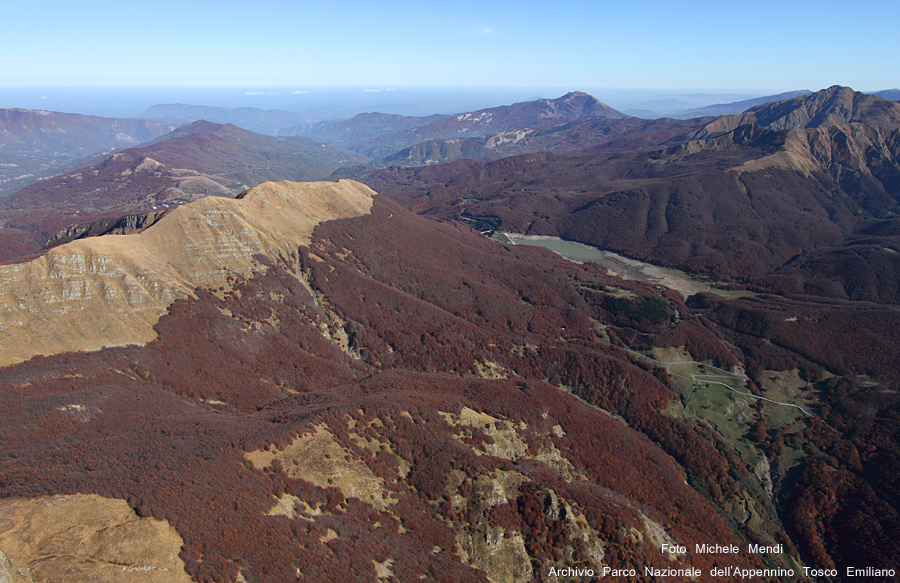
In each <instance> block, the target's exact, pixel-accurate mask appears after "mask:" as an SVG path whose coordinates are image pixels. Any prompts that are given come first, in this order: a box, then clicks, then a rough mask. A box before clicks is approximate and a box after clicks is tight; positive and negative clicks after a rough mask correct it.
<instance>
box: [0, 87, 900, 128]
mask: <svg viewBox="0 0 900 583" xmlns="http://www.w3.org/2000/svg"><path fill="white" fill-rule="evenodd" d="M801 89H809V90H811V91H816V90H818V89H823V87H793V88H789V89H780V90H771V89H769V90H766V89H757V90H734V89H721V90H703V89H700V88H693V89H684V90H679V89H672V88H660V89H626V88H596V87H593V88H592V87H543V88H541V87H415V86H413V87H406V86H397V87H371V86H341V87H313V86H307V87H305V88H296V87H252V88H251V87H109V86H107V87H103V86H98V87H0V108H22V109H43V110H49V111H57V112H63V113H79V114H85V115H98V116H103V117H130V118H133V117H140V116H141V114H142V113H144V112H145V111H146V110H147V109H148V108H150V107H152V106H155V105H165V104H184V105H194V106H207V107H224V108H229V109H234V108H241V107H253V108H258V109H262V110H284V111H290V112H297V113H302V114H305V115H307V116H308V117H309V118H310V121H319V120H325V119H336V118H341V117H349V116H352V115H355V114H357V113H362V112H372V111H377V112H380V113H393V114H401V115H415V116H424V115H431V114H449V113H458V112H461V111H472V110H476V109H483V108H487V107H495V106H500V105H509V104H511V103H515V102H520V101H532V100H536V99H553V98H557V97H560V96H562V95H564V94H566V93H568V92H570V91H584V92H586V93H589V94H591V95H593V96H594V97H596V98H597V99H599V100H600V101H602V102H604V103H606V104H608V105H610V106H611V107H614V108H616V109H618V110H620V111H623V112H626V113H627V112H629V111H631V112H635V111H648V112H653V113H655V114H666V113H674V112H678V111H683V110H687V109H692V108H699V107H704V106H707V105H713V104H720V103H731V102H735V101H741V100H745V99H751V98H754V97H761V96H765V95H773V94H777V93H782V92H785V91H794V90H801ZM884 89H889V88H888V87H885V88H880V89H878V90H884ZM632 114H634V113H632Z"/></svg>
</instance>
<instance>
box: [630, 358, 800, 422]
mask: <svg viewBox="0 0 900 583" xmlns="http://www.w3.org/2000/svg"><path fill="white" fill-rule="evenodd" d="M625 351H626V352H628V353H630V354H633V355H635V356H639V357H641V358H643V359H644V360H649V361H650V362H652V363H653V364H655V365H657V366H661V367H662V368H665V369H668V367H670V366H673V365H677V364H696V365H700V366H705V367H706V368H714V369H716V370H717V371H720V372H723V373H725V374H693V375H691V379H692V380H693V381H694V382H695V383H704V384H707V385H719V386H722V387H725V388H726V389H728V390H729V391H732V392H734V393H737V394H738V395H744V396H745V397H750V398H751V399H756V400H757V401H765V402H767V403H772V404H774V405H780V406H782V407H793V408H794V409H799V410H800V411H802V412H803V414H804V415H806V416H807V417H813V416H814V415H813V414H812V413H810V412H809V411H807V410H806V409H804V408H803V407H801V406H800V405H795V404H793V403H782V402H780V401H773V400H772V399H767V398H766V397H760V396H759V395H754V394H753V393H745V392H744V391H739V390H737V389H735V388H734V387H732V386H729V385H726V384H725V383H722V382H719V381H710V380H706V379H701V378H699V377H706V378H710V379H728V380H732V381H740V382H745V381H747V380H748V378H747V375H745V374H743V373H733V372H730V371H727V370H725V369H723V368H719V367H717V366H712V365H711V364H706V363H704V362H697V361H695V360H681V361H676V362H663V361H661V360H656V359H655V358H651V357H649V356H647V355H645V354H641V353H640V352H637V351H636V350H631V349H629V348H625Z"/></svg>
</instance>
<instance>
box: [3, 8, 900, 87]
mask: <svg viewBox="0 0 900 583" xmlns="http://www.w3.org/2000/svg"><path fill="white" fill-rule="evenodd" d="M0 14H3V21H4V23H5V26H3V46H4V48H3V49H2V51H0V87H10V86H19V87H22V86H29V87H33V86H54V87H59V86H182V87H187V86H191V87H196V86H203V87H234V86H240V87H245V88H251V89H252V88H253V87H259V88H260V90H262V89H264V88H266V89H270V88H272V87H282V88H296V89H295V90H297V91H301V90H303V88H308V87H315V86H341V85H348V86H370V87H372V88H381V89H385V88H391V87H395V86H479V87H499V86H527V87H541V86H553V87H571V88H573V89H581V88H597V87H606V88H632V89H647V88H671V89H685V90H688V89H690V90H741V91H753V92H757V93H758V92H760V91H762V92H765V91H772V92H778V91H787V90H793V89H811V90H817V89H821V88H823V87H828V86H830V85H834V84H841V85H849V86H851V87H853V88H854V89H858V90H863V91H874V90H879V89H887V88H893V87H897V86H898V85H900V59H898V58H897V54H898V50H897V46H898V45H897V38H896V24H897V23H898V22H900V3H898V2H896V1H879V2H873V1H866V0H855V1H854V2H847V1H842V2H831V1H821V0H817V1H815V2H811V1H806V0H779V1H777V2H774V1H773V2H770V1H742V0H717V1H716V2H698V1H691V0H687V1H677V2H676V1H671V2H655V1H641V0H633V1H622V0H618V1H616V2H606V1H603V0H593V1H590V0H588V1H582V0H575V1H568V2H567V1H565V0H562V1H561V2H559V3H550V2H547V1H546V0H541V1H540V2H536V1H531V0H516V1H514V2H512V1H506V0H502V1H490V0H479V1H472V0H453V1H452V2H429V1H427V0H426V1H421V0H417V1H414V2H412V1H405V0H402V1H399V0H384V1H381V2H372V1H370V0H368V1H365V2H363V1H348V0H331V1H330V2H322V1H321V0H318V1H316V2H308V1H304V0H292V1H282V0H276V1H266V0H258V1H257V2H247V1H246V0H239V1H234V0H217V1H216V2H206V1H193V0H180V1H177V2H173V1H170V0H159V1H156V2H152V3H139V2H121V1H107V0H84V1H81V2H71V1H70V0H64V1H60V0H0ZM297 95H302V94H299V93H298V94H297Z"/></svg>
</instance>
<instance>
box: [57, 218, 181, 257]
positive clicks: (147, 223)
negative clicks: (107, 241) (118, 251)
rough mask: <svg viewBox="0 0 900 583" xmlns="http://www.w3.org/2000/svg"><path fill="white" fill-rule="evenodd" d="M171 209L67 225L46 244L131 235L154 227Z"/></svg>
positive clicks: (61, 243)
mask: <svg viewBox="0 0 900 583" xmlns="http://www.w3.org/2000/svg"><path fill="white" fill-rule="evenodd" d="M168 212H169V209H166V210H161V211H155V212H149V213H136V214H130V215H122V216H118V217H106V218H102V219H97V220H96V221H90V222H87V223H80V224H78V225H72V226H71V227H66V228H65V229H63V230H62V231H60V232H59V233H58V234H57V235H56V236H55V237H53V238H52V239H50V240H49V241H47V243H46V244H45V245H44V247H45V248H47V249H52V248H53V247H59V246H60V245H65V244H66V243H69V242H71V241H75V240H76V239H87V238H88V237H100V236H102V235H130V234H132V233H140V232H141V231H143V230H144V229H147V228H149V227H152V226H153V225H155V224H156V223H157V221H159V220H160V219H161V218H163V217H164V216H165V215H166V213H168Z"/></svg>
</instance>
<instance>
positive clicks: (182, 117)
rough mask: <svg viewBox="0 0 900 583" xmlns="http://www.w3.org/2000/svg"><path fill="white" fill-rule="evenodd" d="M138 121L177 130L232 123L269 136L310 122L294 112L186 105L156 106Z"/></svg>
mask: <svg viewBox="0 0 900 583" xmlns="http://www.w3.org/2000/svg"><path fill="white" fill-rule="evenodd" d="M139 117H140V118H142V119H151V120H158V121H161V122H165V123H170V124H173V125H176V126H180V125H184V124H187V123H191V122H194V121H198V120H205V121H210V122H213V123H220V124H229V123H230V124H233V125H236V126H238V127H241V128H244V129H246V130H250V131H252V132H256V133H258V134H265V135H269V136H274V135H278V134H280V133H282V132H284V130H285V129H286V128H291V127H294V126H297V125H299V124H304V123H307V122H308V121H309V120H308V119H307V118H306V116H305V115H303V114H300V113H297V112H293V111H281V110H277V109H275V110H264V109H258V108H255V107H239V108H236V109H230V108H226V107H211V106H207V105H185V104H183V103H170V104H164V105H154V106H153V107H151V108H149V109H147V110H146V111H145V112H144V113H142V114H141V115H140V116H139ZM286 135H293V134H286Z"/></svg>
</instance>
